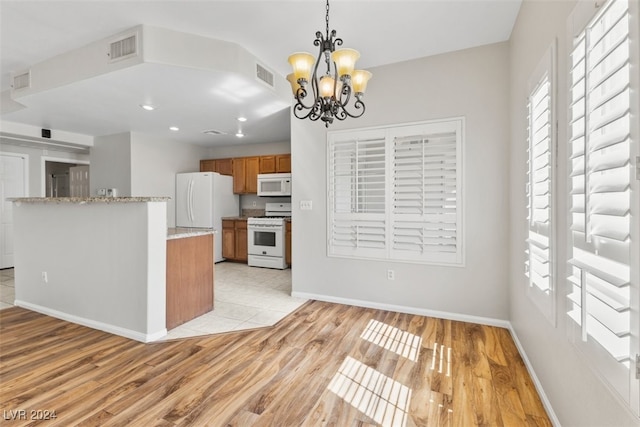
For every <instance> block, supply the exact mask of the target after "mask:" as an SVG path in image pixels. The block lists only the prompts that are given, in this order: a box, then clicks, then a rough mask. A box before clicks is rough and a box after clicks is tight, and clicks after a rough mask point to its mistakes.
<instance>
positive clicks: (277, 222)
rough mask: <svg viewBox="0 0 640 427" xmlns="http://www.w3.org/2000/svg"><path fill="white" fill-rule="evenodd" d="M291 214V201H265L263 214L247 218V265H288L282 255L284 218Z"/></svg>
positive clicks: (283, 266)
mask: <svg viewBox="0 0 640 427" xmlns="http://www.w3.org/2000/svg"><path fill="white" fill-rule="evenodd" d="M290 216H291V203H267V204H266V209H265V216H263V217H251V218H249V219H248V220H247V247H248V255H249V257H248V262H247V263H248V265H249V266H252V267H266V268H277V269H280V270H283V269H285V268H287V267H288V265H287V263H286V261H285V257H284V233H285V224H284V222H285V218H287V217H290Z"/></svg>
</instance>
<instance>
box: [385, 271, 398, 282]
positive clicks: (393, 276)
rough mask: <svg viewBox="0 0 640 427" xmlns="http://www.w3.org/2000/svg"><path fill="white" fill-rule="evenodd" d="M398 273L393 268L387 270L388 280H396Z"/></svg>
mask: <svg viewBox="0 0 640 427" xmlns="http://www.w3.org/2000/svg"><path fill="white" fill-rule="evenodd" d="M395 279H396V273H395V271H393V270H387V280H395Z"/></svg>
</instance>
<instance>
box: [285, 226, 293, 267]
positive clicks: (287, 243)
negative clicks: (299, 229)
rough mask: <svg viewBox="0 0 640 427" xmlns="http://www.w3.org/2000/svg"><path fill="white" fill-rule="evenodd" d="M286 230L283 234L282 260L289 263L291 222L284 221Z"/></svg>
mask: <svg viewBox="0 0 640 427" xmlns="http://www.w3.org/2000/svg"><path fill="white" fill-rule="evenodd" d="M286 227H287V228H286V231H285V234H284V261H285V262H286V263H287V264H289V265H291V222H290V221H287V222H286Z"/></svg>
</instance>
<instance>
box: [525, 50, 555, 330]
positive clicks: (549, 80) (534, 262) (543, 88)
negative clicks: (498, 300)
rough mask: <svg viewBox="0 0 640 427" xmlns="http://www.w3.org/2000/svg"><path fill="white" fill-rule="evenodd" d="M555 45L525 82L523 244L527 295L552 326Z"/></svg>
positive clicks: (553, 294)
mask: <svg viewBox="0 0 640 427" xmlns="http://www.w3.org/2000/svg"><path fill="white" fill-rule="evenodd" d="M554 56H555V43H554V44H553V45H552V46H550V47H549V49H548V50H547V52H546V53H545V55H544V57H543V58H542V60H541V61H540V64H539V65H538V67H537V68H536V70H535V71H534V73H533V75H532V77H531V79H530V82H529V98H528V102H527V115H528V129H527V130H528V132H527V154H528V158H527V166H528V167H527V225H528V233H527V242H526V251H525V252H526V257H525V275H526V276H527V277H528V279H529V287H528V292H527V294H528V296H529V298H530V299H531V300H532V301H533V302H534V304H535V305H536V306H537V307H538V308H539V309H540V310H541V311H542V312H543V313H544V315H545V316H546V318H547V319H549V321H550V322H551V323H552V324H555V283H554V275H555V274H554V264H553V257H554V252H555V248H554V242H555V239H554V227H555V226H554V217H555V215H554V199H553V187H554V164H555V144H556V141H555V118H554V116H555V94H554V85H555V82H554V78H553V76H554V70H553V65H554Z"/></svg>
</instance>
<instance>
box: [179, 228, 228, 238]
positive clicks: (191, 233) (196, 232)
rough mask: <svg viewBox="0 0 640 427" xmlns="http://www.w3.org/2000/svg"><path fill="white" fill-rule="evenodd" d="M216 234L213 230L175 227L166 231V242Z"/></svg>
mask: <svg viewBox="0 0 640 427" xmlns="http://www.w3.org/2000/svg"><path fill="white" fill-rule="evenodd" d="M215 233H217V231H216V229H215V228H187V227H177V228H169V229H168V230H167V240H171V239H183V238H185V237H197V236H206V235H207V234H215Z"/></svg>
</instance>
